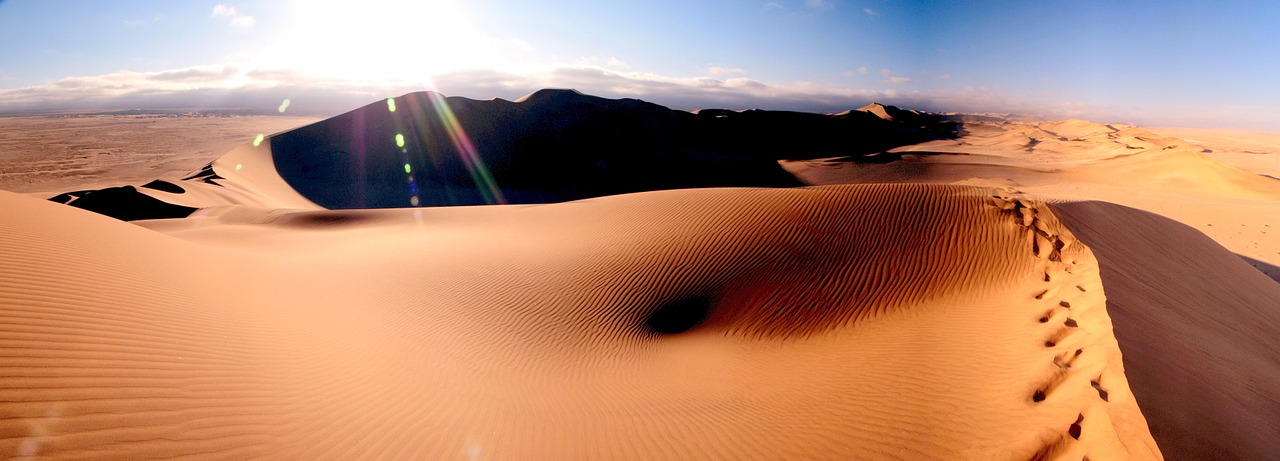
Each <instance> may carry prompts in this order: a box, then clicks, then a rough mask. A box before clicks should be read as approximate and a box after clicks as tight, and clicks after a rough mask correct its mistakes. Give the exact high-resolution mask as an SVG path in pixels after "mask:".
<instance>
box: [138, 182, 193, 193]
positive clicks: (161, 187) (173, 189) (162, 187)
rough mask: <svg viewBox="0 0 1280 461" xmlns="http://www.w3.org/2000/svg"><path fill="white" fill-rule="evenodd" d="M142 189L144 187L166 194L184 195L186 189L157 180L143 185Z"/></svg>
mask: <svg viewBox="0 0 1280 461" xmlns="http://www.w3.org/2000/svg"><path fill="white" fill-rule="evenodd" d="M142 187H146V188H148V189H155V190H158V191H162V192H168V193H170V194H185V193H186V192H187V191H186V189H183V188H182V186H179V185H177V184H174V183H171V182H169V181H161V180H159V179H157V180H155V181H151V182H149V183H146V184H143V185H142Z"/></svg>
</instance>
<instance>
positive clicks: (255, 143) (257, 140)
mask: <svg viewBox="0 0 1280 461" xmlns="http://www.w3.org/2000/svg"><path fill="white" fill-rule="evenodd" d="M264 139H267V137H266V136H263V135H262V133H258V136H257V137H255V138H253V147H258V145H259V144H262V140H264Z"/></svg>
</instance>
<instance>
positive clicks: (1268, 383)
mask: <svg viewBox="0 0 1280 461" xmlns="http://www.w3.org/2000/svg"><path fill="white" fill-rule="evenodd" d="M1053 208H1054V210H1055V212H1056V214H1058V216H1059V217H1061V218H1062V219H1063V221H1064V222H1065V223H1066V224H1067V225H1068V227H1069V228H1070V229H1071V231H1072V233H1074V234H1075V235H1076V236H1077V237H1078V238H1079V239H1080V240H1081V241H1082V242H1084V243H1085V245H1088V246H1089V247H1090V248H1091V249H1092V250H1093V253H1094V255H1095V256H1096V257H1097V259H1098V264H1099V268H1100V275H1101V278H1102V286H1103V289H1104V290H1105V291H1106V297H1107V313H1108V314H1109V315H1110V316H1111V319H1112V322H1113V330H1114V333H1115V336H1116V340H1117V341H1118V342H1119V344H1120V350H1121V351H1122V353H1123V356H1124V369H1125V375H1126V376H1127V377H1128V380H1129V386H1130V388H1131V389H1132V391H1133V394H1134V396H1135V397H1136V398H1137V400H1138V404H1139V406H1140V407H1141V408H1142V413H1143V415H1144V416H1145V417H1146V420H1147V426H1148V427H1149V428H1150V430H1151V435H1152V437H1153V438H1155V441H1156V443H1157V444H1158V445H1159V446H1160V450H1161V452H1163V454H1164V456H1165V457H1166V458H1167V459H1170V460H1175V459H1259V456H1260V455H1261V454H1268V455H1270V454H1275V453H1280V451H1278V449H1280V426H1277V425H1276V421H1280V362H1277V361H1276V360H1275V358H1276V357H1280V343H1277V342H1276V338H1277V337H1280V309H1277V308H1276V307H1277V305H1278V304H1277V300H1280V286H1278V285H1276V284H1274V283H1272V280H1268V278H1267V277H1266V276H1264V275H1263V274H1260V273H1258V272H1257V271H1255V270H1254V269H1255V268H1256V267H1257V266H1256V264H1255V266H1254V267H1250V266H1249V265H1248V264H1246V261H1248V258H1245V261H1242V260H1241V257H1240V256H1238V255H1236V254H1234V253H1232V252H1230V251H1228V250H1227V249H1225V248H1222V247H1221V246H1220V245H1218V244H1217V242H1214V241H1213V240H1212V239H1210V238H1209V237H1208V236H1206V235H1204V234H1202V233H1200V232H1199V231H1197V230H1195V229H1193V228H1191V227H1188V226H1186V225H1184V224H1182V223H1179V222H1177V221H1173V220H1171V219H1169V218H1166V217H1163V216H1160V215H1157V214H1154V213H1150V212H1146V211H1142V210H1137V209H1133V208H1129V207H1125V206H1121V205H1116V204H1112V203H1106V202H1073V203H1060V204H1055V205H1054V207H1053ZM1184 249H1189V250H1184ZM1151 258H1159V260H1158V261H1154V262H1153V261H1150V259H1151ZM1249 262H1253V261H1249ZM1206 427H1214V428H1231V427H1239V428H1249V430H1247V431H1221V432H1217V433H1214V431H1205V430H1202V428H1206Z"/></svg>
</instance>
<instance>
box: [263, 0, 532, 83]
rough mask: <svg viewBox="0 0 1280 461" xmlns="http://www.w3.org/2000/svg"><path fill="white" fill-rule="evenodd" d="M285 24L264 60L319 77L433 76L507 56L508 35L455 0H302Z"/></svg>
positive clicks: (388, 79) (391, 79)
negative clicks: (488, 31) (486, 27)
mask: <svg viewBox="0 0 1280 461" xmlns="http://www.w3.org/2000/svg"><path fill="white" fill-rule="evenodd" d="M282 26H283V27H282V29H281V30H282V31H283V32H282V34H281V35H280V37H279V39H278V40H277V41H276V43H275V44H274V45H272V46H269V47H268V48H267V49H266V50H265V52H264V53H263V56H264V57H265V59H264V60H265V61H266V62H263V63H262V64H263V65H264V66H266V67H269V68H274V69H285V70H290V71H296V72H299V73H301V74H303V75H304V76H306V77H308V78H312V79H321V80H323V79H334V80H343V81H359V82H364V83H372V84H377V83H388V84H391V83H403V82H415V81H427V80H429V79H430V77H431V76H433V75H438V74H441V73H445V72H451V71H458V70H464V69H475V68H501V67H503V65H504V63H505V62H506V61H507V58H506V57H505V56H504V54H503V53H502V49H501V48H502V43H501V41H500V40H497V39H494V38H492V37H489V36H487V35H485V34H483V33H481V31H479V30H478V29H477V28H476V27H474V26H473V25H472V23H471V21H470V18H469V17H468V15H467V12H466V11H464V10H463V9H462V8H461V7H460V6H459V5H458V4H456V3H454V2H452V1H450V0H427V1H413V0H406V1H398V0H357V1H345V2H343V1H298V2H296V3H295V4H293V5H292V7H291V12H290V15H289V18H288V23H287V24H283V25H282Z"/></svg>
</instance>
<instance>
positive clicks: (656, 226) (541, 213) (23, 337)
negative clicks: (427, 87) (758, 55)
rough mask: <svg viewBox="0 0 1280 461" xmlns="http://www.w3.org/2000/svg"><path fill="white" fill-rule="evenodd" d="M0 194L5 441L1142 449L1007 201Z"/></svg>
mask: <svg viewBox="0 0 1280 461" xmlns="http://www.w3.org/2000/svg"><path fill="white" fill-rule="evenodd" d="M0 199H2V200H0V203H2V204H3V207H4V213H5V215H7V216H23V217H24V219H20V220H5V221H4V222H3V224H0V227H2V228H0V235H4V236H5V238H3V239H0V245H3V249H2V251H0V254H4V255H8V256H7V257H5V258H3V259H0V273H3V274H4V277H3V280H11V281H13V283H12V284H3V285H0V316H3V317H4V318H3V319H2V321H0V328H3V329H4V331H3V332H2V334H0V338H3V340H2V341H3V343H0V344H3V347H2V348H0V350H3V351H4V354H3V355H0V370H3V374H4V375H5V376H11V377H14V378H12V379H9V380H6V381H5V382H6V383H8V384H7V387H6V388H5V389H4V390H3V393H4V399H3V400H4V401H5V402H6V403H5V404H4V406H5V410H6V414H7V415H9V416H8V417H7V418H5V419H2V420H0V434H5V436H4V438H3V439H0V450H4V452H6V453H16V454H19V455H41V456H46V455H47V456H51V457H53V458H76V457H83V456H93V457H108V458H125V457H132V456H141V455H146V456H166V457H170V456H179V455H192V456H200V457H227V456H232V457H293V458H314V457H325V458H332V457H335V456H337V457H362V458H388V457H390V458H397V457H413V458H437V459H438V458H490V457H492V458H510V457H513V456H519V457H532V458H597V459H598V458H615V459H616V458H643V459H655V458H657V459H688V458H708V457H711V458H715V457H728V458H751V457H769V458H780V457H787V458H809V459H848V458H849V457H851V456H871V457H905V458H917V459H919V458H951V459H957V458H967V459H989V458H1033V457H1038V458H1057V457H1079V456H1083V455H1088V456H1090V457H1093V458H1097V459H1106V458H1111V457H1133V458H1139V459H1159V457H1160V454H1159V451H1158V449H1157V448H1156V447H1155V444H1154V442H1152V441H1151V438H1150V436H1149V434H1147V432H1146V429H1145V423H1143V417H1142V414H1141V412H1140V411H1139V409H1138V406H1137V404H1136V402H1135V401H1134V400H1133V397H1132V395H1131V394H1130V393H1129V391H1128V386H1127V384H1126V381H1125V376H1124V372H1123V365H1122V361H1121V360H1120V351H1119V349H1118V347H1117V346H1116V343H1115V339H1114V336H1112V334H1111V325H1110V320H1109V317H1108V316H1107V312H1106V309H1105V307H1104V301H1103V300H1104V295H1103V291H1104V290H1103V287H1102V286H1101V283H1100V280H1099V279H1098V272H1097V263H1096V261H1095V260H1094V259H1093V257H1092V254H1091V252H1090V251H1089V249H1088V248H1087V247H1085V246H1083V245H1081V244H1080V243H1079V242H1077V241H1076V240H1075V239H1074V237H1072V235H1071V233H1070V232H1069V231H1067V230H1066V229H1065V228H1064V227H1062V226H1061V225H1060V224H1059V223H1058V221H1057V219H1056V217H1055V215H1054V213H1053V211H1052V210H1051V208H1048V207H1046V206H1044V205H1043V204H1040V203H1038V202H1035V201H1031V200H1027V199H1026V198H1023V197H1019V196H1016V195H1010V194H1008V193H1004V192H1000V191H996V190H990V189H980V188H965V187H953V186H915V185H899V186H892V185H883V186H847V187H824V188H812V189H797V190H768V189H706V190H682V191H666V192H651V193H643V194H631V195H621V196H612V197H601V198H595V199H590V200H585V201H577V202H568V203H562V204H555V205H542V206H531V207H453V208H435V209H386V210H342V211H294V212H289V211H282V210H278V211H267V210H265V209H257V210H259V211H255V209H254V208H249V207H241V208H238V209H227V210H226V211H225V212H221V213H215V214H214V215H210V216H208V217H201V215H198V214H197V215H195V216H193V217H191V218H186V219H182V220H162V221H150V222H148V221H143V222H140V223H141V224H143V225H144V226H147V227H151V229H144V228H140V227H138V226H133V225H129V224H125V223H121V222H119V221H115V220H111V219H108V218H105V217H101V216H95V215H92V214H89V213H85V212H83V211H81V210H74V209H71V208H64V207H62V206H61V205H57V204H53V203H48V202H42V201H39V200H34V199H31V198H27V197H21V196H16V195H12V194H0ZM235 210H239V211H235ZM215 211H216V210H215ZM232 211H234V212H232ZM202 223H207V224H202ZM234 223H238V224H234ZM566 223H573V225H572V226H567V225H566ZM640 223H644V225H640ZM884 223H890V224H892V226H891V227H890V228H891V229H893V230H892V231H888V232H886V231H885V229H886V227H882V226H884V225H885V224H884ZM727 229H732V230H733V231H731V232H726V231H725V230H727ZM161 232H163V233H161ZM166 234H167V235H166ZM353 240H358V241H361V242H366V243H365V244H363V245H361V246H360V248H359V249H358V250H359V251H354V250H352V251H347V250H343V249H342V248H344V247H343V246H341V245H340V242H349V241H353ZM69 242H72V243H71V244H68V243H69ZM315 248H332V250H329V251H323V252H317V251H314V249H315ZM498 255H501V258H498V257H497V256H498ZM121 261H127V263H126V264H123V265H122V264H121V263H120V262H121ZM58 274H81V275H79V276H77V278H74V279H72V282H71V283H64V282H62V280H63V279H65V277H59V276H57V275H58ZM86 290H88V292H91V293H95V295H94V296H85V295H84V294H83V293H85V292H86ZM975 355H978V356H981V357H982V359H977V360H976V359H974V358H973V357H974V356H975ZM32 389H39V391H38V392H33V391H31V390H32Z"/></svg>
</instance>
